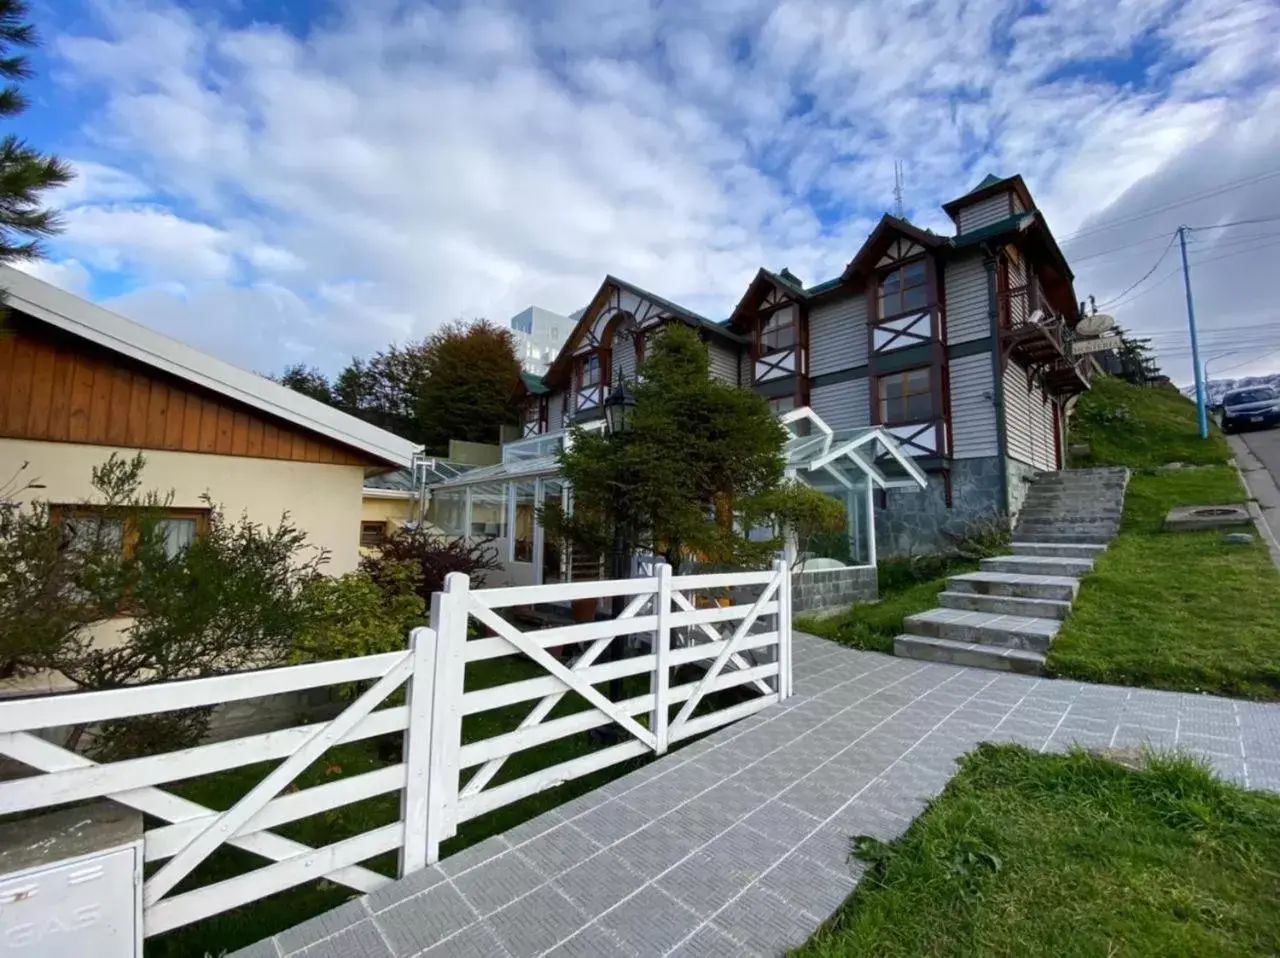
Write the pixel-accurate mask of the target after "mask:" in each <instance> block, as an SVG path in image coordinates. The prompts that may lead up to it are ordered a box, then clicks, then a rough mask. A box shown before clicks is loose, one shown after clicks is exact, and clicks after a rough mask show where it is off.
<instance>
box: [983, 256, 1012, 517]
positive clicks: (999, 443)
mask: <svg viewBox="0 0 1280 958" xmlns="http://www.w3.org/2000/svg"><path fill="white" fill-rule="evenodd" d="M986 252H987V253H988V255H987V258H986V259H984V260H983V264H982V265H983V266H984V267H985V268H986V271H987V320H988V323H989V328H990V330H991V344H992V349H991V385H992V392H991V403H992V405H993V406H994V408H995V414H996V448H997V451H998V453H999V454H998V455H997V456H996V466H997V468H998V470H999V475H1000V487H1001V488H1002V489H1003V490H1004V511H1005V512H1006V513H1008V514H1009V515H1010V516H1012V514H1013V503H1012V501H1010V497H1009V463H1008V456H1007V455H1006V454H1005V453H1006V452H1007V451H1008V448H1009V437H1008V426H1007V424H1006V422H1005V415H1004V369H1002V368H1001V366H1002V364H1001V362H1000V349H1001V346H1000V303H999V299H998V297H997V295H996V257H995V255H994V253H992V252H991V251H990V250H987V251H986Z"/></svg>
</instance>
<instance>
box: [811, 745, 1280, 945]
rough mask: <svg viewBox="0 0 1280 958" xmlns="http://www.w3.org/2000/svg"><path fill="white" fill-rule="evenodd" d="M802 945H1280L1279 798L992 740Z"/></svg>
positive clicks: (1195, 771)
mask: <svg viewBox="0 0 1280 958" xmlns="http://www.w3.org/2000/svg"><path fill="white" fill-rule="evenodd" d="M855 845H856V847H857V848H858V857H860V858H861V859H862V860H863V861H864V863H865V865H866V868H867V873H866V875H865V876H864V877H863V879H862V882H861V884H860V885H859V887H858V889H857V891H855V892H854V894H853V895H852V896H851V897H850V899H849V900H848V902H847V903H846V904H845V906H844V907H843V909H842V910H841V912H840V913H839V914H838V915H837V917H836V918H834V919H833V920H832V921H831V923H829V924H828V926H827V927H825V928H823V929H821V930H819V932H818V933H817V934H815V935H814V937H813V938H812V939H811V940H810V941H809V942H808V943H807V944H806V945H805V946H804V947H802V948H800V949H798V950H797V951H795V952H793V955H794V956H798V958H853V956H858V955H866V956H868V958H894V956H902V958H915V956H921V955H927V956H934V958H943V956H954V958H960V956H973V958H999V956H1032V955H1034V956H1041V955H1045V956H1048V955H1052V956H1054V958H1075V956H1079V958H1095V956H1122V955H1123V956H1136V958H1168V956H1188V958H1190V956H1194V958H1213V956H1223V958H1226V956H1254V955H1256V956H1271V955H1276V954H1280V908H1277V907H1275V903H1276V902H1277V901H1280V797H1276V796H1273V795H1264V794H1262V793H1257V792H1246V791H1244V790H1242V789H1240V788H1237V787H1235V786H1233V785H1228V784H1225V783H1223V782H1221V781H1219V780H1217V779H1215V778H1213V777H1212V776H1211V775H1210V773H1209V772H1207V771H1205V770H1204V769H1203V768H1202V767H1201V766H1199V765H1197V764H1195V763H1193V762H1191V761H1189V760H1186V759H1177V758H1168V757H1163V758H1162V757H1152V758H1150V759H1149V763H1148V765H1147V767H1146V768H1145V769H1144V770H1142V771H1131V770H1129V769H1126V768H1122V767H1121V766H1119V765H1116V764H1113V763H1111V762H1107V761H1104V760H1103V759H1101V758H1097V757H1095V756H1091V755H1087V754H1084V753H1075V754H1071V755H1066V756H1059V755H1038V754H1035V753H1033V752H1029V751H1027V750H1025V749H1022V748H1019V747H1017V746H999V747H997V746H992V745H984V746H981V747H979V749H978V750H977V751H976V752H974V753H973V754H971V755H970V756H968V757H967V758H966V759H964V760H963V762H962V764H961V771H960V773H959V774H958V775H957V776H956V777H955V778H954V779H952V781H951V783H950V784H949V785H948V786H947V789H946V791H945V792H944V793H943V794H942V795H941V796H940V797H939V798H938V799H937V800H935V801H934V802H933V803H932V804H931V805H930V807H929V808H928V810H927V811H926V812H925V813H924V814H923V815H922V816H921V817H920V818H919V819H918V820H917V821H916V822H915V823H914V824H913V825H912V826H911V827H910V829H908V831H907V833H906V834H905V835H904V836H903V837H902V838H901V839H900V840H898V841H897V842H894V843H892V844H888V845H886V844H882V843H879V842H875V841H873V840H869V839H864V840H860V841H856V842H855Z"/></svg>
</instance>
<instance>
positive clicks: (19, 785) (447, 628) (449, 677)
mask: <svg viewBox="0 0 1280 958" xmlns="http://www.w3.org/2000/svg"><path fill="white" fill-rule="evenodd" d="M790 583H791V577H790V574H789V571H788V569H787V567H786V566H785V565H784V564H783V563H781V562H779V563H776V564H775V565H774V567H773V568H772V569H770V570H766V571H762V572H744V573H728V574H715V575H689V576H673V575H672V574H671V569H670V568H669V567H668V566H666V565H659V566H657V567H656V568H655V569H654V574H653V575H651V576H647V577H644V578H636V579H625V580H617V581H603V582H575V583H567V584H561V585H550V586H528V587H521V588H507V589H479V590H472V589H471V588H470V584H469V582H468V579H467V577H466V576H465V575H462V574H460V573H454V574H452V575H450V576H449V577H448V578H447V580H446V586H445V591H443V592H440V593H437V594H436V595H435V597H434V601H433V603H432V615H431V621H432V624H433V627H434V628H432V629H415V630H414V631H413V632H412V633H411V635H410V641H409V648H408V650H407V651H402V652H393V653H388V654H385V655H372V656H365V657H362V658H356V659H343V660H339V661H334V662H321V663H316V664H312V665H300V666H294V667H290V668H280V669H264V670H261V671H257V672H242V673H236V674H232V675H225V676H218V677H215V678H207V679H194V680H190V681H182V682H170V683H162V684H155V685H144V686H133V687H130V688H122V689H114V690H111V691H105V692H77V693H69V694H65V695H53V696H43V697H38V698H28V699H15V700H10V701H3V702H0V754H3V755H6V756H8V757H10V758H12V759H15V760H17V761H19V762H22V763H24V764H26V765H28V766H31V767H32V768H33V769H35V770H36V772H35V774H32V775H30V776H29V777H27V778H21V779H16V780H12V781H8V782H3V783H0V815H5V814H10V813H15V812H26V811H32V810H36V809H40V808H44V807H47V806H54V805H62V804H66V803H69V802H77V801H83V800H87V799H92V798H100V797H105V798H110V799H112V800H114V801H116V802H118V803H120V804H122V805H126V806H128V807H131V808H134V809H137V810H138V811H140V812H143V813H144V814H146V815H148V816H150V817H152V818H155V819H158V820H160V822H161V823H162V824H158V825H156V826H155V827H152V828H149V829H148V830H147V831H146V832H145V833H144V855H145V858H146V861H147V862H148V863H152V862H165V864H163V865H162V866H160V867H159V868H157V869H155V870H154V871H153V872H151V873H150V875H149V877H148V878H147V879H146V881H145V883H144V886H143V909H144V911H143V927H144V934H145V935H147V936H151V935H156V934H159V933H161V932H164V931H168V930H170V929H173V928H177V927H179V926H182V925H185V924H188V923H190V922H194V921H198V920H200V919H201V918H205V917H208V916H210V915H214V914H218V913H220V912H224V911H227V910H228V909H231V908H235V907H237V906H239V905H243V904H246V903H248V902H251V901H254V900H256V899H259V898H263V897H265V896H267V895H271V894H274V893H276V892H280V891H283V890H285V889H288V888H291V887H294V886H296V885H300V884H303V883H306V882H309V881H313V880H315V879H318V878H328V879H329V880H330V881H333V882H336V883H338V884H341V885H345V886H347V887H348V888H351V889H353V890H355V891H359V892H368V891H372V890H374V889H375V888H377V887H379V886H380V885H383V884H385V883H386V882H388V881H389V880H390V879H388V878H387V877H386V876H384V875H380V874H378V873H376V872H373V871H371V870H369V869H368V868H365V867H362V866H361V865H360V864H359V863H360V862H363V861H366V860H368V859H370V858H372V857H374V856H377V855H380V854H383V853H385V852H389V851H392V850H399V856H400V857H399V874H400V875H405V874H407V873H409V872H412V871H416V870H418V869H420V868H423V867H425V866H426V865H428V864H430V863H432V862H434V861H436V860H437V858H438V856H439V851H440V844H441V842H443V841H444V840H445V839H447V838H449V837H451V836H452V835H454V834H455V833H456V831H457V827H458V824H459V823H460V822H464V821H467V820H469V819H472V818H475V817H477V816H479V815H483V814H485V813H486V812H489V811H492V810H493V809H496V808H501V807H503V806H505V805H508V804H510V803H512V802H515V801H518V800H520V799H522V798H525V797H528V796H530V795H533V794H536V793H538V792H540V791H543V790H545V789H548V788H552V787H554V786H556V785H558V784H560V783H562V782H566V781H569V780H571V779H575V778H578V777H581V776H583V775H588V774H591V773H593V772H596V771H598V770H600V769H603V768H607V767H609V766H611V765H614V764H616V763H618V762H622V761H626V760H628V759H633V758H638V757H640V756H643V755H648V754H659V755H660V754H662V753H664V752H665V751H666V750H667V749H668V748H669V747H670V746H671V745H672V744H673V743H676V742H679V741H682V740H684V739H688V738H690V737H692V736H695V735H700V734H702V733H704V732H708V731H710V730H712V729H715V728H718V727H719V726H722V725H725V724H727V723H729V722H732V721H734V720H736V719H740V718H743V717H745V716H747V715H750V714H751V713H753V712H756V711H759V710H760V709H762V708H765V707H766V706H768V705H771V704H773V703H775V702H778V701H779V700H781V699H783V698H785V697H787V696H788V695H789V694H790V693H791V587H790ZM708 591H714V592H715V593H716V594H717V595H718V596H719V601H718V602H716V603H715V604H709V605H708V606H707V607H703V608H699V607H698V605H699V603H698V601H697V597H698V596H699V595H700V594H704V593H706V592H708ZM746 592H750V593H752V594H753V595H754V597H752V598H743V594H744V593H746ZM614 596H624V597H625V598H626V599H627V602H626V607H625V609H624V610H623V612H622V614H621V615H620V616H618V617H617V618H615V619H610V620H606V621H597V622H588V623H584V624H579V625H565V626H556V627H552V628H543V629H537V630H532V631H522V630H520V629H519V628H517V627H516V626H515V625H513V624H512V623H511V622H510V621H508V620H507V619H506V618H503V617H502V616H501V615H499V614H498V612H499V610H503V609H511V608H512V607H517V606H532V605H535V604H539V603H546V602H557V603H561V602H571V601H573V600H577V599H596V600H604V599H611V598H612V597H614ZM472 620H474V621H476V622H477V623H479V624H480V625H481V626H482V627H483V628H484V629H486V630H487V631H489V632H491V633H492V634H491V635H489V636H487V637H483V638H475V639H468V637H467V633H468V624H469V622H470V621H472ZM619 636H631V637H646V636H647V640H646V641H643V642H641V643H639V644H643V645H644V646H646V650H643V651H642V654H633V655H629V656H625V657H623V658H621V659H617V660H614V661H608V662H600V661H599V659H600V657H601V654H602V653H603V652H604V651H605V649H606V648H607V647H608V646H609V644H610V642H611V641H612V640H613V639H615V638H616V637H619ZM677 638H678V640H677ZM570 645H576V646H578V649H577V651H576V653H575V654H574V655H573V656H572V658H571V659H570V660H568V661H566V662H561V661H559V660H558V659H557V658H556V657H555V656H554V655H553V654H552V652H551V651H550V650H553V649H558V648H562V647H565V646H570ZM504 656H524V657H525V658H527V659H528V660H529V661H531V662H533V663H534V664H536V665H537V666H539V667H540V669H541V671H542V673H543V674H542V675H539V676H537V677H534V678H526V679H523V680H520V681H514V682H508V683H506V684H503V685H497V686H492V687H489V688H482V689H477V690H474V691H466V685H465V677H466V668H467V665H468V664H470V663H476V662H481V661H484V660H487V659H494V658H500V657H504ZM687 666H697V667H698V673H697V677H696V679H695V680H693V681H686V682H684V683H683V684H679V685H672V684H671V683H672V670H673V669H678V668H680V667H687ZM641 675H647V676H648V691H647V692H646V693H644V694H641V695H632V696H630V697H628V698H624V699H622V700H621V701H612V700H610V699H609V698H608V697H607V696H606V695H604V694H602V693H601V692H599V691H597V689H596V688H595V686H596V685H599V684H600V683H602V682H607V681H609V680H612V679H625V678H628V677H633V676H641ZM686 677H687V676H686ZM353 682H366V683H369V682H371V683H372V684H371V685H370V686H369V688H368V689H367V691H365V692H364V693H363V694H361V695H360V696H359V697H358V698H357V699H355V701H353V702H351V703H350V704H349V705H348V706H347V707H346V708H345V709H344V710H343V712H342V713H341V714H340V715H339V716H338V717H337V718H335V719H333V720H332V721H329V722H321V723H316V724H312V725H303V726H297V727H293V728H286V729H282V730H280V731H275V732H268V733H265V734H260V735H251V736H246V737H242V738H238V739H232V740H230V741H224V742H215V743H210V744H206V745H200V746H197V747H194V748H189V749H183V750H180V751H175V752H168V753H164V754H159V755H148V756H145V757H141V758H134V759H127V760H122V761H116V762H110V763H103V764H99V763H96V762H94V761H92V760H91V759H89V758H86V757H85V756H83V755H79V754H77V753H75V752H73V751H69V750H67V749H65V748H61V747H59V746H58V745H55V744H54V743H52V742H50V741H48V740H46V739H44V738H41V737H39V736H38V735H36V734H34V731H36V730H39V729H47V728H53V727H63V726H72V725H93V724H95V723H101V722H108V721H113V720H119V719H127V718H130V717H134V716H142V715H149V714H155V713H165V712H172V711H177V710H181V709H190V708H200V707H208V706H216V705H222V704H225V703H228V702H235V701H244V700H246V699H254V698H260V697H264V696H270V695H277V694H280V693H285V692H294V691H298V690H302V689H312V688H320V687H325V686H332V685H345V684H347V683H353ZM402 685H403V686H405V687H406V691H407V695H406V699H405V704H404V705H394V706H387V705H386V700H387V697H388V696H389V695H391V694H392V693H393V692H394V691H395V690H396V689H397V688H399V687H400V686H402ZM734 688H739V689H741V692H740V693H739V695H738V697H737V699H736V700H735V701H733V702H732V703H729V704H725V703H723V702H717V701H716V700H715V699H714V698H713V697H711V696H712V695H713V693H717V692H723V691H726V690H728V689H734ZM571 694H572V695H577V696H580V697H581V699H582V700H583V701H584V702H585V705H586V707H585V708H583V709H582V710H581V711H577V712H570V713H569V714H565V715H561V716H558V717H555V718H552V717H551V713H552V711H553V710H554V709H555V707H556V706H557V705H558V704H559V703H560V702H561V701H562V700H563V699H564V698H565V697H566V696H568V695H571ZM522 702H532V703H534V704H533V706H532V707H531V708H530V710H529V712H528V713H527V714H526V715H525V716H524V718H523V719H522V720H521V721H520V722H519V724H518V727H516V728H515V729H514V730H512V731H509V732H506V733H503V734H499V735H493V736H490V737H489V738H485V739H477V740H472V741H467V742H465V743H464V741H463V734H462V729H463V724H462V723H463V719H464V717H465V716H468V715H475V714H479V713H482V712H486V711H488V710H491V709H496V708H503V707H508V706H512V705H516V704H519V703H522ZM677 705H679V706H680V708H679V711H678V712H677V714H676V715H675V716H674V718H672V717H671V716H670V712H671V710H672V708H673V707H675V706H677ZM379 706H382V707H381V708H380V707H379ZM608 725H616V726H618V727H619V728H621V729H622V730H623V731H624V732H625V733H626V736H625V740H623V741H620V742H618V743H617V744H613V745H609V746H607V747H604V748H601V749H599V750H595V751H590V752H588V753H587V754H585V755H581V756H579V757H577V758H574V759H571V760H569V761H565V762H561V763H560V764H558V765H554V766H552V767H550V768H544V769H540V770H539V771H536V772H533V773H530V774H526V775H524V776H522V777H520V778H516V779H514V780H512V781H506V782H502V783H501V784H499V785H496V786H495V785H493V784H492V783H493V779H494V777H495V776H496V775H497V774H498V772H499V771H500V770H501V768H502V767H503V764H504V763H505V762H506V760H507V759H508V758H509V757H510V756H512V755H514V754H516V753H518V752H522V751H525V750H527V749H532V748H536V747H538V746H540V745H545V744H546V743H548V742H553V741H556V740H558V739H561V738H564V737H566V736H571V735H578V734H580V733H583V732H588V731H590V730H592V729H596V728H601V727H603V726H608ZM399 731H403V732H404V733H405V737H404V746H403V753H402V757H401V761H400V762H399V763H398V764H395V765H392V766H389V767H386V768H380V769H376V770H374V771H371V772H365V773H362V774H357V775H353V776H348V777H345V778H341V779H337V780H334V781H331V782H326V783H325V784H322V785H316V786H313V787H309V788H305V789H302V790H300V791H290V792H288V793H285V789H286V788H287V787H288V786H289V785H290V783H292V782H293V780H294V779H295V778H296V777H297V776H298V775H299V774H301V773H302V772H303V771H304V770H305V769H306V768H307V767H308V766H309V765H311V764H312V763H313V762H315V761H316V759H318V758H319V757H320V756H321V755H323V754H324V753H325V752H326V751H327V750H328V749H329V748H331V747H332V746H334V745H338V744H342V743H346V742H354V741H360V740H365V739H371V738H374V737H376V736H379V735H385V734H388V733H393V732H399ZM277 759H283V761H282V762H281V763H280V764H279V766H277V767H276V768H275V769H274V770H272V771H271V772H269V773H268V774H267V775H266V776H265V777H264V778H263V779H262V781H260V782H259V783H258V784H257V785H256V786H254V787H253V788H252V789H251V790H250V791H249V792H248V793H247V794H245V795H244V796H243V797H241V798H240V800H239V801H237V802H236V803H235V804H234V805H233V806H232V807H231V808H229V809H227V810H225V811H218V810H215V809H211V808H206V807H205V806H203V805H200V804H198V803H196V802H193V801H190V800H188V799H185V798H182V797H181V796H179V795H175V794H173V793H172V792H168V791H165V790H163V789H161V788H159V787H158V786H160V785H164V784H166V783H170V782H175V781H183V780H187V779H192V778H196V777H199V776H203V775H209V774H213V773H217V772H222V771H225V770H227V769H232V768H237V767H241V766H245V765H252V764H256V763H258V762H264V761H271V760H277ZM468 769H474V772H472V773H471V774H470V775H468V776H464V775H463V772H464V771H465V770H468ZM395 791H399V792H400V794H401V803H400V815H399V818H398V819H397V820H396V821H394V822H391V823H389V824H387V825H383V826H381V827H377V828H373V829H371V830H369V831H366V832H363V833H361V834H358V835H355V836H353V837H350V838H346V839H343V840H341V841H337V842H334V843H332V844H329V845H325V846H323V847H320V848H312V847H309V846H307V845H304V844H301V843H299V842H296V841H293V840H291V839H288V838H285V837H284V836H282V835H279V834H277V833H276V832H274V831H273V829H275V828H278V827H279V826H280V825H283V824H286V823H288V822H294V821H298V820H301V819H304V818H308V817H309V816H312V815H316V814H318V813H321V812H324V811H328V810H330V809H334V808H338V807H340V806H343V805H348V804H351V803H354V802H359V801H363V800H365V799H369V798H372V797H374V796H378V795H383V794H386V793H389V792H395ZM223 845H231V846H234V847H236V848H241V849H244V850H246V851H250V852H253V853H255V854H257V855H260V856H262V857H264V858H266V859H268V860H269V861H270V862H272V864H268V865H265V866H263V867H260V868H256V869H254V870H252V871H249V872H247V873H245V874H242V875H237V876H236V877H233V878H229V879H226V880H223V881H218V882H215V883H213V884H208V885H204V886H201V887H197V888H194V889H191V890H185V891H177V890H176V889H177V886H178V885H179V883H180V882H182V880H183V879H184V878H186V877H187V876H188V875H190V874H191V872H192V871H193V870H194V869H195V868H196V867H198V866H199V865H200V864H201V862H203V861H205V860H206V859H208V857H209V856H210V855H211V854H213V853H214V852H216V851H217V850H218V849H219V848H221V847H222V846H223Z"/></svg>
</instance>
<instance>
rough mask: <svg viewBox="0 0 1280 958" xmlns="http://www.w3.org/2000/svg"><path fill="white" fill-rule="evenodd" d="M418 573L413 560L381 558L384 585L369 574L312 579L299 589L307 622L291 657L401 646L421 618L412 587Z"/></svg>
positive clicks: (321, 657) (310, 658)
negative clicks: (391, 560) (395, 560)
mask: <svg viewBox="0 0 1280 958" xmlns="http://www.w3.org/2000/svg"><path fill="white" fill-rule="evenodd" d="M416 573H417V567H416V566H414V565H413V564H412V563H404V562H385V563H383V566H382V574H383V577H384V581H385V582H386V585H385V586H381V585H379V584H378V583H377V582H375V581H374V579H373V577H372V576H371V575H369V574H368V573H367V572H348V573H347V574H346V575H343V576H339V577H338V578H336V579H334V578H329V577H327V576H317V577H315V578H314V579H312V580H311V581H310V582H308V583H307V584H306V586H304V588H303V591H302V598H303V602H304V604H305V605H306V608H307V617H306V624H305V625H304V626H303V627H302V629H301V630H300V631H299V632H298V635H297V639H296V640H295V642H294V645H293V651H292V653H291V654H290V659H291V660H292V661H294V662H321V661H325V660H327V659H345V658H354V657H356V656H361V655H376V654H378V653H381V652H395V651H397V650H399V649H403V648H404V647H405V643H406V641H407V635H408V632H409V629H411V628H413V627H414V626H415V625H419V624H421V623H422V622H423V609H424V607H425V603H424V602H423V600H422V598H421V596H419V595H418V594H417V593H416V591H414V578H415V576H416Z"/></svg>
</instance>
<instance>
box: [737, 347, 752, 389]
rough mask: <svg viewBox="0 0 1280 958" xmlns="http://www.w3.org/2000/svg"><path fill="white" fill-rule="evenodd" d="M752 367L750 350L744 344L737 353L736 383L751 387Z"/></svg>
mask: <svg viewBox="0 0 1280 958" xmlns="http://www.w3.org/2000/svg"><path fill="white" fill-rule="evenodd" d="M752 368H753V367H752V361H751V350H750V349H748V348H747V347H746V346H743V347H742V352H741V353H740V354H739V355H738V385H739V386H743V387H746V388H748V389H749V388H751V385H752V380H751V371H752Z"/></svg>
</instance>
